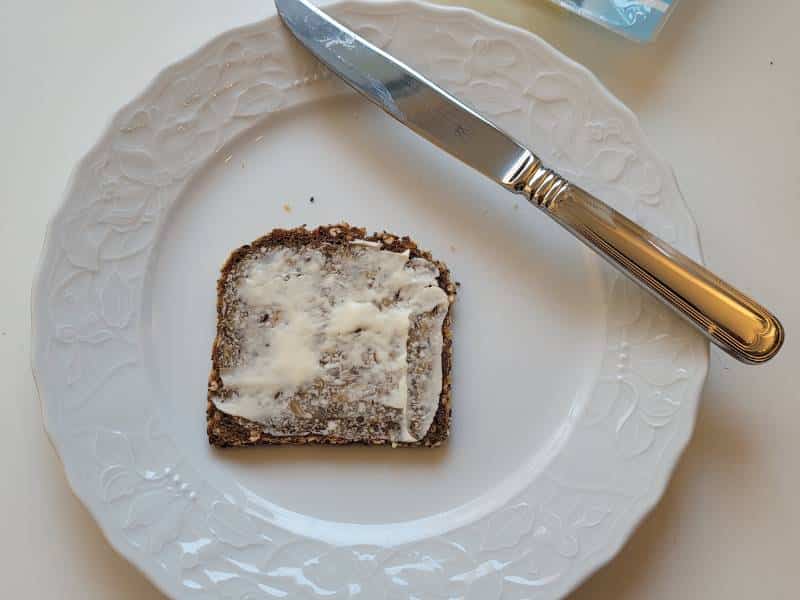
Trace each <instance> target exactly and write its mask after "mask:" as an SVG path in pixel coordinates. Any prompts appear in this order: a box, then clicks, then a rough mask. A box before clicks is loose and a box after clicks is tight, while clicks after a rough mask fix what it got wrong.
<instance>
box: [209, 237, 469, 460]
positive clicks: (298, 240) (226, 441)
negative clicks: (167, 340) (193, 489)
mask: <svg viewBox="0 0 800 600" xmlns="http://www.w3.org/2000/svg"><path fill="white" fill-rule="evenodd" d="M354 240H367V241H372V242H380V243H381V244H382V249H383V250H389V251H392V252H404V251H406V250H408V251H409V253H410V257H411V258H423V259H426V260H428V261H430V262H432V263H433V264H435V265H436V267H437V268H438V270H439V277H438V280H437V282H438V284H439V287H441V288H442V290H444V292H445V293H446V294H447V295H448V297H449V299H450V308H449V309H448V311H447V315H446V316H445V319H444V323H443V326H442V337H443V345H442V390H441V393H440V396H439V406H438V409H437V412H436V415H435V417H434V419H433V422H432V423H431V426H430V428H429V429H428V432H427V434H426V435H425V436H424V437H423V438H422V439H420V440H419V441H415V442H394V443H392V442H391V441H389V440H387V439H383V438H380V437H370V435H366V436H365V437H364V439H359V440H357V441H354V440H351V439H348V438H344V437H337V436H336V435H327V434H326V435H272V434H270V433H268V432H266V431H264V427H263V425H261V424H260V423H257V422H255V421H250V420H248V419H245V418H243V417H236V416H232V415H229V414H227V413H224V412H222V411H221V410H219V409H218V408H217V407H216V406H215V404H214V402H213V401H212V397H213V396H222V397H224V396H225V395H226V390H225V388H224V385H223V382H222V378H221V376H220V372H221V369H222V368H223V367H225V366H231V365H232V364H233V363H234V362H235V357H236V355H237V346H238V342H237V340H236V336H235V334H234V327H233V324H232V311H233V309H234V308H235V307H233V306H231V302H230V301H226V293H228V297H229V298H230V289H231V288H233V287H234V286H235V284H236V281H237V277H239V276H240V271H241V269H240V267H241V265H242V264H243V263H244V262H245V261H246V260H248V259H249V258H251V257H253V256H255V255H257V254H258V253H259V252H260V251H261V250H262V249H272V248H297V249H302V248H315V249H319V250H320V251H322V252H323V253H324V252H325V249H326V248H333V247H335V246H341V245H349V244H350V242H352V241H354ZM455 295H456V285H455V283H454V282H453V281H452V280H451V278H450V271H449V270H448V268H447V266H446V265H445V264H444V263H442V262H440V261H437V260H435V259H434V258H433V257H432V256H431V255H430V253H429V252H426V251H424V250H421V249H420V248H418V247H417V245H416V243H414V241H412V240H411V239H410V238H408V237H399V236H396V235H393V234H390V233H386V232H383V233H376V234H373V235H369V236H368V235H367V234H366V230H364V229H363V228H359V227H352V226H350V225H348V224H347V223H342V224H339V225H330V226H323V227H318V228H317V229H314V230H309V229H306V228H305V227H300V228H296V229H275V230H273V231H272V232H270V233H269V234H267V235H265V236H264V237H261V238H259V239H257V240H255V241H254V242H252V243H251V244H249V245H246V246H242V247H241V248H238V249H237V250H235V251H234V252H233V253H232V254H231V255H230V257H229V258H228V260H227V261H226V262H225V264H224V265H223V267H222V270H221V276H220V278H219V281H218V282H217V335H216V338H215V340H214V344H213V348H212V352H211V363H212V367H211V374H210V376H209V380H208V398H207V408H206V416H207V432H208V440H209V443H210V444H211V445H213V446H217V447H232V446H253V445H286V444H334V445H343V444H368V445H386V444H392V445H394V446H425V447H433V446H438V445H440V444H441V443H442V442H444V441H445V440H446V439H447V437H448V435H449V433H450V416H451V398H450V391H451V366H452V305H453V301H454V300H455ZM228 393H230V392H228Z"/></svg>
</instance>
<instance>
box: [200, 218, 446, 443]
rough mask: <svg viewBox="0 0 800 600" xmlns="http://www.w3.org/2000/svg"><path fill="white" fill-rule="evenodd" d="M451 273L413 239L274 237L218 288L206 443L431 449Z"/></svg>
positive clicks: (353, 233)
mask: <svg viewBox="0 0 800 600" xmlns="http://www.w3.org/2000/svg"><path fill="white" fill-rule="evenodd" d="M455 295H456V286H455V284H454V282H453V281H451V279H450V272H449V270H448V269H447V267H446V266H445V265H444V264H443V263H442V262H439V261H436V260H434V259H433V258H432V257H431V255H430V254H429V253H428V252H425V251H424V250H420V249H419V248H418V247H417V245H416V244H415V243H414V242H413V241H412V240H411V239H409V238H408V237H398V236H396V235H393V234H389V233H386V232H384V233H380V234H374V235H371V236H367V235H366V231H365V230H364V229H361V228H357V227H352V226H350V225H348V224H340V225H332V226H326V227H319V228H317V229H314V230H308V229H306V228H305V227H301V228H297V229H289V230H283V229H275V230H274V231H272V232H271V233H269V234H268V235H266V236H264V237H262V238H259V239H258V240H256V241H254V242H253V243H252V244H249V245H247V246H243V247H241V248H239V249H237V250H235V251H234V252H233V253H232V254H231V256H230V257H229V258H228V260H227V261H226V263H225V264H224V265H223V267H222V271H221V277H220V279H219V281H218V283H217V335H216V339H215V340H214V344H213V349H212V353H211V362H212V367H211V374H210V376H209V381H208V402H207V431H208V439H209V442H210V443H211V444H212V445H213V446H218V447H230V446H250V445H263V444H371V445H386V444H391V445H392V446H427V447H432V446H438V445H440V444H441V443H442V442H443V441H445V440H446V439H447V437H448V435H449V430H450V411H451V408H450V371H451V364H452V331H451V326H452V317H451V307H452V304H453V301H454V300H455Z"/></svg>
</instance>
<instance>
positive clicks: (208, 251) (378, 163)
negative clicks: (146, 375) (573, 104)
mask: <svg viewBox="0 0 800 600" xmlns="http://www.w3.org/2000/svg"><path fill="white" fill-rule="evenodd" d="M343 220H344V221H348V222H349V223H351V224H353V225H360V226H364V227H366V228H367V229H368V230H370V231H373V230H383V229H385V230H388V231H392V232H394V233H398V234H406V235H410V236H411V237H412V238H414V239H415V240H416V241H417V242H418V243H419V244H420V245H421V246H422V247H424V248H427V249H429V250H431V251H432V252H433V254H434V256H436V257H437V258H439V259H441V260H443V261H445V262H446V263H447V264H448V265H449V266H450V268H451V270H452V273H453V276H454V278H455V279H456V280H457V281H459V282H460V283H461V287H460V289H459V298H458V300H457V303H456V307H455V309H454V310H455V312H454V318H455V321H454V361H453V365H454V367H453V421H452V437H451V440H450V442H449V443H448V444H447V445H446V446H444V447H442V448H438V449H395V450H392V449H390V448H364V447H346V448H331V447H319V448H315V447H274V448H273V447H260V448H249V449H242V450H215V449H212V448H210V447H209V446H208V441H207V438H206V432H205V406H206V381H207V377H208V371H209V368H210V351H211V343H212V340H213V337H214V328H215V302H216V294H215V283H216V279H217V276H218V273H219V268H220V266H221V265H222V263H223V261H224V260H225V259H226V258H227V256H228V254H229V253H230V252H231V251H232V250H233V249H235V248H237V247H238V246H240V245H242V244H245V243H248V242H250V241H252V240H253V239H255V238H257V237H259V236H261V235H264V234H265V233H267V232H268V231H270V230H271V229H273V228H275V227H284V228H286V227H296V226H299V225H302V224H307V225H308V226H309V227H311V226H315V225H319V224H328V223H335V222H340V221H343ZM598 262H599V261H597V260H596V259H595V258H594V257H592V256H590V255H589V253H588V251H586V250H585V249H584V248H583V247H582V246H581V245H580V244H578V243H577V242H575V241H574V240H573V239H572V238H571V237H570V236H569V235H568V234H566V233H565V232H564V231H562V230H561V229H560V228H559V227H557V226H556V225H555V224H553V223H552V222H549V220H548V219H547V218H546V217H544V216H543V215H541V214H539V213H538V212H537V211H536V210H534V209H533V208H532V207H531V206H529V205H528V204H527V203H525V202H524V200H523V199H522V198H521V197H514V196H512V195H510V194H508V193H507V192H505V191H504V190H502V189H500V188H499V187H498V186H496V185H495V184H493V183H492V182H489V181H487V180H485V179H484V178H482V177H481V176H480V175H478V174H476V173H474V172H472V171H471V170H470V169H469V168H467V167H465V166H463V165H461V164H460V163H458V162H457V161H456V160H454V159H452V158H450V157H449V156H446V155H445V154H443V153H442V152H441V151H439V150H437V149H436V148H434V147H432V146H431V145H429V144H428V143H427V142H425V141H423V140H421V139H419V138H417V137H416V136H415V135H414V134H412V133H411V132H409V131H406V130H405V129H404V128H402V127H400V126H398V125H397V124H396V123H394V122H393V121H392V120H391V119H389V118H387V117H386V116H385V115H384V114H383V113H381V112H380V111H379V110H377V109H376V108H374V107H372V106H371V105H369V104H368V103H366V102H365V101H362V100H360V99H356V98H352V97H349V98H346V99H343V98H339V99H327V100H321V101H318V102H314V103H312V104H309V105H306V106H304V107H299V108H296V109H293V110H287V111H282V112H280V113H277V114H275V115H273V116H272V117H270V119H269V120H268V121H267V122H265V123H263V124H261V125H260V126H258V127H256V128H254V129H253V130H251V131H249V132H248V133H247V134H245V135H244V136H243V137H241V138H239V139H238V140H236V141H235V142H234V143H233V144H232V145H231V146H230V147H229V148H227V149H225V150H224V151H223V152H221V153H220V154H219V158H218V159H217V160H216V161H214V162H212V163H211V164H209V165H207V167H206V168H205V169H204V170H203V171H202V172H201V173H200V174H199V175H198V176H197V177H195V178H194V179H193V180H192V181H191V182H190V184H189V185H188V187H187V189H186V190H185V192H184V194H183V195H182V197H181V199H180V200H179V201H178V203H177V204H176V206H174V207H173V209H172V213H171V215H170V217H169V220H168V222H167V224H166V225H165V228H164V230H163V232H162V235H161V237H160V239H159V243H158V247H157V249H156V255H155V260H154V263H153V264H154V272H153V279H152V282H153V286H152V289H151V290H150V297H149V302H150V303H151V305H150V314H151V316H152V319H151V322H150V324H149V328H148V332H149V340H150V343H151V345H152V347H151V350H152V352H150V353H149V354H150V357H151V361H150V367H151V372H152V374H153V379H154V381H155V382H156V386H157V388H158V389H157V393H158V394H159V396H160V397H162V398H163V402H162V408H163V411H162V412H163V416H164V418H165V419H166V421H167V422H168V423H169V426H170V428H171V431H172V432H173V435H174V438H175V442H176V444H177V445H179V447H181V448H182V449H183V451H184V452H185V454H186V455H187V457H188V460H189V461H190V462H191V463H192V464H193V466H194V468H195V469H196V470H197V471H198V472H200V473H203V474H205V475H207V477H208V478H209V480H210V481H211V482H212V483H213V484H214V485H216V486H218V487H219V488H220V489H221V490H222V491H223V492H227V493H231V494H241V493H242V492H243V491H244V492H250V493H251V494H252V495H251V499H252V498H255V499H257V500H258V501H263V502H265V503H272V504H274V505H278V506H280V507H283V508H285V509H287V510H289V511H293V512H295V513H300V514H303V515H309V516H312V517H316V518H319V519H325V520H332V521H337V522H346V523H358V524H367V523H369V524H377V523H391V522H398V521H406V520H412V519H419V518H424V517H428V516H432V515H435V514H439V513H442V512H448V511H454V510H456V509H458V508H459V507H463V506H465V505H468V504H470V503H473V504H474V503H475V501H477V500H478V499H480V506H481V512H488V511H489V510H491V509H492V507H494V506H496V505H498V504H500V503H502V502H504V501H505V500H506V499H507V498H508V497H510V496H511V495H512V494H513V493H514V492H515V491H516V490H517V489H520V488H521V487H522V486H523V485H526V484H528V483H530V481H531V480H532V479H533V478H535V477H536V475H537V473H539V472H540V471H541V467H542V466H543V465H544V464H546V463H547V461H548V460H549V458H550V457H551V456H552V455H553V454H554V453H555V452H557V449H558V447H559V444H560V443H561V442H562V441H563V440H564V439H565V437H567V436H568V435H569V431H570V424H571V421H572V418H573V416H574V415H575V413H576V412H577V411H578V410H579V409H580V406H581V404H582V402H583V400H584V398H585V396H586V393H587V390H586V389H585V388H586V387H587V386H588V385H589V384H590V383H591V381H592V380H593V379H594V376H595V374H596V370H597V368H598V363H599V358H600V349H601V347H602V339H603V336H604V331H605V319H604V311H605V308H604V306H605V304H604V301H603V294H602V290H601V286H600V279H599V278H600V275H599V268H598V267H599V264H598Z"/></svg>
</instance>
